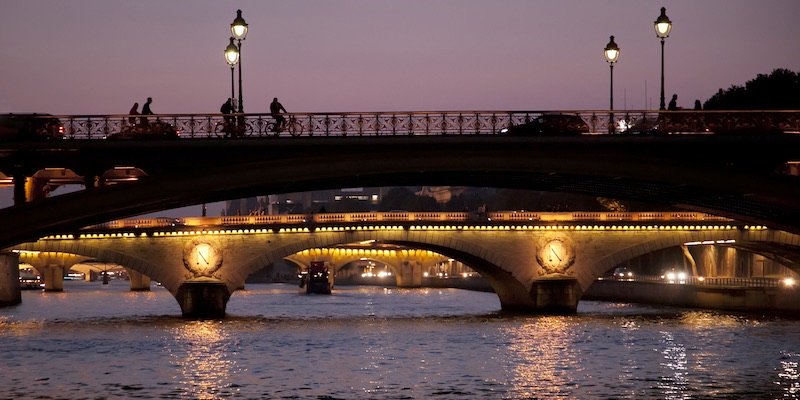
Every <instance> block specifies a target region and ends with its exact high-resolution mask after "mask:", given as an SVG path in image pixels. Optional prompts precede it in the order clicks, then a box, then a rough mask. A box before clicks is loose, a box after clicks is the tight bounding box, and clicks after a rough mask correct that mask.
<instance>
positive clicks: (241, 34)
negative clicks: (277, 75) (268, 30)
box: [226, 10, 247, 113]
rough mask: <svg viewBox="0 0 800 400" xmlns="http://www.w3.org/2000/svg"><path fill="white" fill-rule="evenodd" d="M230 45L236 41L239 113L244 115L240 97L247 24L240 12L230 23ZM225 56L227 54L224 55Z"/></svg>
mask: <svg viewBox="0 0 800 400" xmlns="http://www.w3.org/2000/svg"><path fill="white" fill-rule="evenodd" d="M231 34H232V35H233V37H232V38H231V43H233V39H236V41H237V43H236V44H237V47H238V54H239V57H238V58H239V113H244V96H243V95H242V62H241V57H242V40H244V38H245V36H247V22H245V21H244V18H242V10H236V18H234V20H233V22H232V23H231ZM226 54H227V53H226Z"/></svg>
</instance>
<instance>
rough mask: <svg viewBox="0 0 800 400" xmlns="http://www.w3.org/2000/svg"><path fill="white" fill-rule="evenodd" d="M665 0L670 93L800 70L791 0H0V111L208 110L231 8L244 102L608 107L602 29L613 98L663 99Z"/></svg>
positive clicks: (707, 91) (214, 97) (295, 106)
mask: <svg viewBox="0 0 800 400" xmlns="http://www.w3.org/2000/svg"><path fill="white" fill-rule="evenodd" d="M662 6H663V7H666V8H667V15H668V16H669V18H670V19H671V20H672V21H673V30H672V34H671V35H670V37H669V38H668V39H667V42H666V57H665V59H666V68H665V69H666V96H667V100H669V97H670V96H671V95H672V93H677V94H678V96H679V105H681V106H684V107H690V106H691V105H692V103H693V102H694V100H695V99H700V100H702V101H705V100H706V99H708V97H710V96H711V95H713V94H714V93H715V92H716V91H717V90H718V89H719V88H727V87H729V86H730V85H732V84H743V83H744V82H746V81H747V80H749V79H752V78H754V77H755V76H756V74H759V73H769V72H771V71H772V70H773V69H774V68H778V67H782V68H789V69H792V70H795V71H797V70H800V44H798V40H800V24H798V23H797V17H798V16H799V15H800V1H798V0H761V1H753V0H703V1H695V0H691V1H688V0H687V1H658V2H654V1H642V0H604V1H583V0H581V1H578V0H546V1H533V0H517V1H511V0H493V1H489V0H425V1H422V0H402V1H400V0H391V1H389V0H357V1H356V0H326V1H322V0H316V1H311V0H292V1H263V0H259V1H218V0H191V1H163V0H136V1H122V0H72V1H56V0H50V1H45V0H3V2H2V4H0V11H2V13H0V51H2V63H0V75H1V76H2V77H3V78H2V79H0V93H2V95H0V112H24V111H36V112H47V113H52V114H121V113H127V111H128V109H130V107H131V105H132V104H133V102H134V101H138V102H139V104H140V105H141V104H142V103H144V100H145V99H146V98H147V97H148V96H152V97H153V99H154V102H153V110H154V111H155V112H156V113H162V114H166V113H208V112H218V110H219V106H220V104H222V102H223V101H224V99H225V98H226V97H227V96H228V95H229V93H230V67H229V66H228V65H227V64H226V63H225V61H224V59H223V50H224V48H225V46H227V44H228V37H229V36H230V30H229V29H230V23H231V22H232V21H233V19H234V17H235V16H236V9H237V8H241V9H242V11H243V17H244V18H245V20H246V21H247V23H248V24H249V27H250V32H249V33H248V35H247V38H246V40H245V42H244V44H243V49H242V50H243V51H242V61H243V80H244V101H245V111H247V112H252V113H255V112H266V111H267V109H268V108H267V106H268V103H269V101H270V100H271V99H272V98H273V97H279V98H280V100H281V101H282V103H283V104H284V105H285V106H286V108H287V109H288V110H289V111H297V112H324V111H375V110H384V111H391V110H415V111H416V110H421V111H423V110H466V109H469V110H511V109H513V110H551V109H605V108H608V97H609V68H608V64H607V63H606V62H605V60H604V59H603V55H602V50H603V47H604V46H605V45H606V43H607V42H608V39H609V36H610V35H615V38H616V42H617V43H618V44H619V46H620V48H621V57H620V60H619V62H618V63H617V64H616V66H615V68H614V86H615V102H614V103H615V107H616V108H618V109H621V108H626V106H627V108H629V109H642V108H657V107H658V100H659V97H658V96H659V76H660V44H659V40H658V38H657V37H656V35H655V31H654V29H653V21H654V20H655V19H656V18H657V17H658V15H659V9H660V7H662ZM237 73H238V72H237ZM237 79H238V76H237ZM237 85H238V82H237ZM237 93H238V88H237Z"/></svg>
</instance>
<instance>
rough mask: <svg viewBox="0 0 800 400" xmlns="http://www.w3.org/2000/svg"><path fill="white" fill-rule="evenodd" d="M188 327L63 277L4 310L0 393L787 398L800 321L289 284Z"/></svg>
mask: <svg viewBox="0 0 800 400" xmlns="http://www.w3.org/2000/svg"><path fill="white" fill-rule="evenodd" d="M228 314H229V317H228V318H226V319H224V320H205V321H197V320H184V319H182V318H181V317H180V308H179V307H178V304H177V302H176V301H175V300H174V298H173V297H172V296H171V295H170V294H169V293H168V292H167V291H166V290H165V289H163V288H161V287H158V286H154V287H153V290H152V291H150V292H130V291H128V287H127V282H123V281H112V283H111V284H110V285H101V284H100V283H87V282H65V292H63V293H42V292H37V291H25V292H23V303H22V304H20V305H18V306H14V307H8V308H0V398H9V399H12V398H13V399H20V398H40V399H51V398H53V399H55V398H58V399H84V398H87V399H94V398H126V399H127V398H163V399H195V398H196V399H228V398H247V399H250V398H254V399H255V398H258V399H262V398H266V399H271V398H274V399H429V398H434V399H464V398H487V399H530V398H541V399H553V398H576V399H595V398H601V399H605V398H619V399H643V398H645V399H647V398H654V399H656V398H657V399H689V398H742V399H754V398H757V399H762V398H767V399H786V398H790V399H791V398H798V397H800V371H799V370H798V362H800V320H796V319H789V318H778V317H761V316H753V315H738V314H731V313H726V312H715V311H698V310H689V309H681V308H668V307H648V306H642V305H632V304H625V303H604V302H589V301H586V302H582V303H581V304H580V306H579V308H578V313H577V315H571V316H521V315H506V314H503V313H501V312H500V303H499V301H498V299H497V297H496V296H495V295H494V294H493V293H482V292H471V291H465V290H458V289H396V288H381V287H369V286H354V287H337V289H336V290H335V292H334V294H333V295H330V296H325V295H303V294H299V293H298V291H297V287H296V286H294V285H288V284H261V285H257V284H252V285H248V287H247V290H244V291H239V292H236V293H235V294H234V295H233V296H232V297H231V300H230V302H229V303H228Z"/></svg>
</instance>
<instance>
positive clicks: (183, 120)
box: [42, 110, 800, 140]
mask: <svg viewBox="0 0 800 400" xmlns="http://www.w3.org/2000/svg"><path fill="white" fill-rule="evenodd" d="M545 114H569V115H577V116H579V117H581V119H583V121H584V122H585V124H586V126H587V128H586V130H587V131H588V132H587V133H590V134H667V133H723V132H724V133H729V132H739V133H748V132H749V133H771V132H794V133H798V132H800V111H798V110H776V111H772V110H770V111H762V110H747V111H716V110H714V111H694V110H692V111H688V110H687V111H683V110H679V111H650V110H619V111H611V110H562V111H436V112H346V113H287V114H284V117H285V118H286V121H287V123H286V125H285V127H284V129H282V130H280V131H276V129H275V120H274V118H273V117H272V116H271V114H233V118H232V117H231V116H230V115H228V116H225V115H223V114H160V115H155V116H150V117H141V116H137V117H136V118H134V119H133V122H131V121H130V119H131V116H130V115H126V114H118V115H58V116H55V117H56V118H59V120H60V121H61V123H62V124H63V126H64V131H65V138H66V139H76V140H81V139H105V138H108V137H109V136H110V135H113V134H116V133H120V132H124V131H128V132H130V131H131V130H132V129H134V128H136V129H141V128H142V126H144V125H143V124H141V122H140V120H141V118H148V120H149V121H152V122H155V121H159V122H163V123H167V124H170V125H171V126H172V127H173V128H174V129H175V130H177V131H178V132H179V134H180V138H182V139H194V138H198V139H203V138H223V137H292V136H338V137H343V136H400V135H405V136H409V135H411V136H429V135H495V134H501V133H502V130H503V129H505V128H510V127H512V126H516V125H521V124H526V123H529V122H532V121H534V120H536V119H537V118H538V117H540V116H542V115H545ZM42 118H52V116H50V117H42ZM226 118H228V119H227V120H226ZM230 121H234V122H233V123H231V122H230ZM145 131H146V130H145ZM557 133H558V132H553V134H557ZM134 137H135V135H134ZM155 137H157V136H155Z"/></svg>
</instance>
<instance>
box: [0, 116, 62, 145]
mask: <svg viewBox="0 0 800 400" xmlns="http://www.w3.org/2000/svg"><path fill="white" fill-rule="evenodd" d="M55 139H64V125H63V124H62V123H61V121H60V120H59V119H58V118H56V117H53V116H52V115H50V114H41V113H22V114H17V113H14V114H2V115H0V140H3V141H14V140H19V141H22V140H55Z"/></svg>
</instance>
